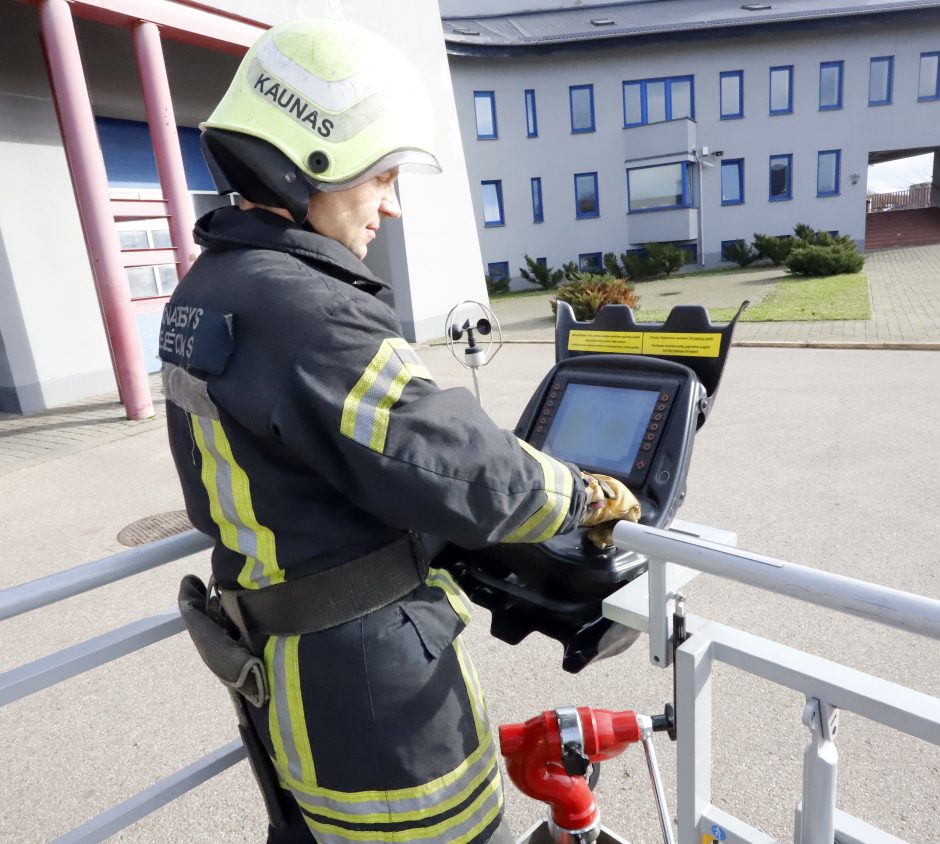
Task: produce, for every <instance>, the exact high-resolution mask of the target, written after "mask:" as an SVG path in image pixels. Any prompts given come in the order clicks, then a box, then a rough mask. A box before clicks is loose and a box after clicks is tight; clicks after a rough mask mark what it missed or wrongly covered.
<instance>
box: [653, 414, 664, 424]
mask: <svg viewBox="0 0 940 844" xmlns="http://www.w3.org/2000/svg"><path fill="white" fill-rule="evenodd" d="M653 421H654V422H662V421H663V415H662V414H661V413H656V414H653Z"/></svg>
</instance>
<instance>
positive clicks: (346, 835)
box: [304, 769, 503, 844]
mask: <svg viewBox="0 0 940 844" xmlns="http://www.w3.org/2000/svg"><path fill="white" fill-rule="evenodd" d="M487 802H492V803H493V805H492V806H490V807H489V808H487V809H486V811H485V812H484V813H483V815H482V816H481V818H480V820H478V821H477V822H476V823H475V824H474V825H473V826H472V827H470V828H469V829H467V830H465V831H464V832H463V833H462V834H460V835H459V836H456V837H455V836H453V835H450V834H448V833H449V832H450V830H453V829H454V827H456V826H459V825H460V824H462V823H466V822H467V821H469V820H471V819H472V818H473V816H474V815H475V814H477V813H478V812H479V811H480V810H481V809H482V808H483V807H484V806H485V804H486V803H487ZM502 805H503V794H502V780H501V778H500V775H499V770H498V769H497V770H496V771H495V772H494V776H493V780H492V781H491V782H490V784H489V785H488V786H487V787H486V788H484V789H483V790H482V791H481V792H480V794H478V795H477V797H476V798H475V799H474V800H473V802H472V803H470V804H469V805H468V806H467V807H466V808H465V809H464V810H463V811H462V812H458V813H457V814H456V815H454V816H453V817H450V818H446V819H445V820H443V821H440V822H439V823H436V824H433V825H431V826H420V827H410V828H408V829H401V830H396V831H394V832H385V831H382V830H375V829H364V830H359V829H346V828H345V827H337V826H334V825H333V824H329V823H324V822H323V821H318V820H316V819H314V818H311V817H309V816H306V815H305V816H304V820H305V821H306V822H307V826H309V827H310V828H311V829H312V830H314V831H315V832H319V833H321V834H325V835H330V837H331V838H334V837H335V838H338V839H339V840H343V839H348V840H350V841H387V842H407V841H423V840H425V839H432V840H434V841H439V842H442V844H465V842H467V841H471V840H472V839H473V838H474V837H475V836H476V835H477V834H478V833H479V832H480V830H482V829H484V828H485V827H486V826H487V825H488V824H490V823H492V822H493V821H494V820H495V819H496V816H497V815H498V814H499V810H500V808H501V807H502Z"/></svg>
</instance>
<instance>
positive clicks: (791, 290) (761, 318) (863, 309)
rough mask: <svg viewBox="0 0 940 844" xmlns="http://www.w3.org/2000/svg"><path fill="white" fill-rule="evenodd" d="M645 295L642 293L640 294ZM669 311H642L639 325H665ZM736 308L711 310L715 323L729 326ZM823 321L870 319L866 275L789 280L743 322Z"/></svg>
mask: <svg viewBox="0 0 940 844" xmlns="http://www.w3.org/2000/svg"><path fill="white" fill-rule="evenodd" d="M638 292H642V291H638ZM669 310H670V309H669V308H662V309H656V310H644V309H642V308H641V309H640V310H638V311H637V312H636V319H637V321H638V322H662V321H663V320H664V319H665V318H666V315H667V314H668V313H669ZM736 312H737V308H733V307H732V308H710V309H709V311H708V315H709V317H710V318H711V320H712V321H713V322H727V321H728V320H730V319H731V318H732V317H733V316H734V315H735V313H736ZM824 319H871V307H870V305H869V301H868V279H867V278H866V276H865V273H850V274H847V275H833V276H827V277H824V278H804V277H802V276H794V277H793V278H786V279H784V280H783V281H781V282H780V283H779V284H777V286H776V287H775V288H774V289H773V290H772V291H771V292H770V293H768V294H767V296H765V297H764V300H763V301H762V302H760V303H759V304H757V305H752V306H751V307H750V308H748V309H747V310H746V311H745V312H744V314H743V316H742V317H741V321H742V322H804V321H810V320H824Z"/></svg>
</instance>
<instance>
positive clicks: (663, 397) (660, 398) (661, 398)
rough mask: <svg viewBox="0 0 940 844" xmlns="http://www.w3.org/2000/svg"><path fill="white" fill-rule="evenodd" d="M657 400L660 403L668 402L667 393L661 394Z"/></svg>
mask: <svg viewBox="0 0 940 844" xmlns="http://www.w3.org/2000/svg"><path fill="white" fill-rule="evenodd" d="M659 400H660V401H669V393H663V394H662V395H661V396H660V397H659Z"/></svg>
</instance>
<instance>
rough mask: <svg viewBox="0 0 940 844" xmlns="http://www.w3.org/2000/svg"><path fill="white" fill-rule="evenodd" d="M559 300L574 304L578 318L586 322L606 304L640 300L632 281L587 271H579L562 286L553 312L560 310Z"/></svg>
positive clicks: (636, 304)
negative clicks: (558, 308)
mask: <svg viewBox="0 0 940 844" xmlns="http://www.w3.org/2000/svg"><path fill="white" fill-rule="evenodd" d="M558 300H560V301H562V302H567V303H568V304H569V305H571V308H572V310H573V311H574V315H575V319H578V320H581V321H582V322H584V321H587V320H593V319H594V318H595V317H596V316H597V312H598V311H599V310H600V309H601V308H603V307H604V305H629V306H630V307H631V308H636V307H637V306H638V305H639V303H640V300H639V297H638V296H637V295H636V293H635V292H634V287H633V285H632V284H631V283H630V282H629V281H625V280H624V279H622V278H616V277H615V276H612V275H610V274H609V273H602V274H596V273H585V272H575V273H574V274H573V277H572V279H571V280H570V281H566V282H565V283H564V284H562V285H560V286H559V287H558V291H557V293H556V299H553V300H552V313H555V312H556V310H557V307H558V306H557V301H558Z"/></svg>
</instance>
